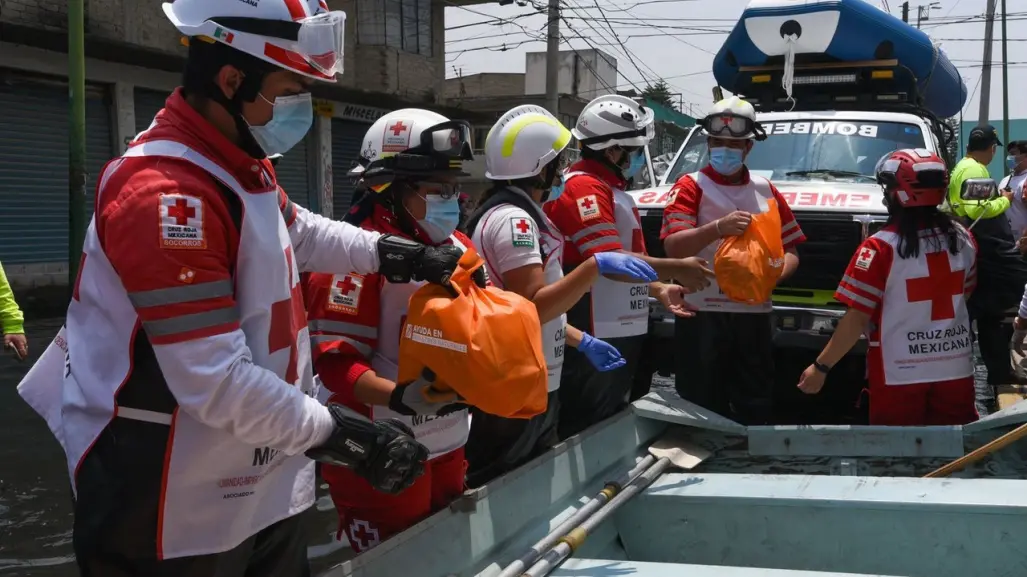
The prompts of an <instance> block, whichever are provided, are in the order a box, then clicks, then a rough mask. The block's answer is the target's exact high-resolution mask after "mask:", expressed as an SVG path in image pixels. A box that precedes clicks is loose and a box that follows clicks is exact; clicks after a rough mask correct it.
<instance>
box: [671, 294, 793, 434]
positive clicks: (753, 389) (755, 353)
mask: <svg viewBox="0 0 1027 577" xmlns="http://www.w3.org/2000/svg"><path fill="white" fill-rule="evenodd" d="M674 338H675V341H676V344H677V348H676V350H675V358H676V360H677V363H676V365H677V366H676V369H675V371H674V386H675V388H676V389H677V392H678V394H679V395H681V398H683V399H686V400H688V401H691V402H693V403H695V404H697V405H700V406H702V407H705V408H707V409H709V410H711V411H714V412H716V413H718V414H720V415H723V416H725V417H728V418H731V419H734V420H735V421H737V422H739V423H741V424H743V425H761V424H767V423H770V422H771V419H772V417H773V391H774V349H773V327H772V325H771V319H770V315H769V314H760V313H712V312H700V313H697V314H696V315H695V317H692V318H678V319H676V321H675V325H674Z"/></svg>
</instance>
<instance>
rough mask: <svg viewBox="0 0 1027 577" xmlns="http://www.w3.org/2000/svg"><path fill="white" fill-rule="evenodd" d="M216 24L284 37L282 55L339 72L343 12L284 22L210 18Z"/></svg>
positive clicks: (323, 70)
mask: <svg viewBox="0 0 1027 577" xmlns="http://www.w3.org/2000/svg"><path fill="white" fill-rule="evenodd" d="M212 20H213V21H215V23H216V24H218V25H219V26H224V27H225V28H229V29H232V30H236V31H238V32H244V33H248V34H253V35H256V36H265V37H271V38H276V39H279V40H284V41H286V42H287V43H289V44H290V47H289V48H290V49H286V50H283V51H282V52H284V54H282V55H281V56H283V57H284V58H285V59H287V60H289V61H290V62H292V63H293V64H295V65H298V66H299V67H303V66H308V67H310V68H312V69H313V70H316V71H317V72H320V73H321V74H324V75H326V76H335V75H336V74H340V73H341V72H342V63H343V58H342V56H343V47H344V40H343V39H344V33H345V30H346V14H345V13H344V12H341V11H332V12H323V13H321V14H317V15H315V16H310V17H308V18H302V19H300V20H294V21H291V22H287V21H284V20H264V19H260V18H247V17H221V18H214V19H212Z"/></svg>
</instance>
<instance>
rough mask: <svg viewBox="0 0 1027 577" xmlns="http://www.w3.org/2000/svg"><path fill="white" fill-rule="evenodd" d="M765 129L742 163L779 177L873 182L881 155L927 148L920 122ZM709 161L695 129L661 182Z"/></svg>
mask: <svg viewBox="0 0 1027 577" xmlns="http://www.w3.org/2000/svg"><path fill="white" fill-rule="evenodd" d="M763 128H764V129H765V130H766V131H767V139H766V140H764V141H762V142H757V143H756V145H755V146H754V147H753V149H752V152H750V153H749V156H748V158H747V159H746V161H745V163H746V165H747V166H748V167H749V170H750V171H751V172H752V173H753V174H757V175H759V176H763V177H766V178H769V179H771V180H777V181H787V180H791V181H807V180H827V181H843V182H866V183H873V182H875V181H876V179H875V177H874V167H875V166H876V165H877V161H878V160H879V159H880V158H881V157H882V156H884V155H885V154H887V153H889V152H891V151H893V150H897V149H900V148H924V147H927V144H926V143H925V140H924V134H923V130H921V129H920V127H919V126H916V125H914V124H905V123H899V122H872V121H871V122H862V121H859V122H850V121H820V120H814V121H807V120H802V121H778V122H768V123H764V124H763ZM708 162H709V152H708V150H707V148H706V136H704V135H703V134H702V132H700V131H698V130H696V131H694V132H693V133H692V135H691V137H690V138H689V140H688V143H687V144H686V145H685V148H684V149H683V150H682V151H681V154H679V155H678V158H677V162H675V163H674V167H673V168H672V169H671V170H670V171H669V173H668V176H667V179H666V181H665V182H668V183H672V182H674V181H675V180H677V179H678V178H679V177H680V176H681V175H683V174H688V173H690V172H695V171H697V170H699V169H701V168H703V167H704V166H706V164H707V163H708Z"/></svg>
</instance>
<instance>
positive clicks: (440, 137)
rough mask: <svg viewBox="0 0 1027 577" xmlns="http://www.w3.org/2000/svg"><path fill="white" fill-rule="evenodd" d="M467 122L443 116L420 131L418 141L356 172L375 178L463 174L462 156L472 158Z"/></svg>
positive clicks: (373, 161) (469, 126) (370, 179)
mask: <svg viewBox="0 0 1027 577" xmlns="http://www.w3.org/2000/svg"><path fill="white" fill-rule="evenodd" d="M471 150H472V146H471V124H470V123H469V122H467V121H466V120H447V121H446V122H441V123H439V124H436V125H434V126H432V127H430V128H428V129H426V130H424V131H422V132H421V140H420V142H419V143H418V144H417V145H416V146H413V147H411V148H408V149H407V150H404V151H403V152H400V153H397V154H393V155H390V156H386V157H383V158H377V159H374V160H370V161H369V160H368V159H366V158H365V159H362V162H361V164H363V163H364V162H367V165H366V167H365V170H363V171H360V176H361V178H363V179H364V180H365V181H368V182H370V181H377V180H380V179H382V178H383V177H385V178H386V179H391V176H390V175H427V174H433V173H448V174H456V175H458V176H459V175H465V173H463V172H462V170H461V169H462V167H463V161H464V160H474V154H473V153H472V152H471Z"/></svg>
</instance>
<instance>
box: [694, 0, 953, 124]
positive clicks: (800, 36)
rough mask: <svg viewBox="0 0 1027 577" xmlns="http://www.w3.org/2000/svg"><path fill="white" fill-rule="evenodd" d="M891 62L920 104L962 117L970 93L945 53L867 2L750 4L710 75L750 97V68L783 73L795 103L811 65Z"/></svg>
mask: <svg viewBox="0 0 1027 577" xmlns="http://www.w3.org/2000/svg"><path fill="white" fill-rule="evenodd" d="M887 61H892V62H894V63H896V66H897V67H898V68H900V69H903V70H905V71H908V73H909V74H908V75H907V78H910V84H913V83H915V91H916V96H917V98H916V100H917V102H916V104H918V105H920V106H922V107H923V108H926V109H927V110H929V111H930V112H932V113H934V114H935V115H937V116H938V117H941V118H944V117H949V116H955V115H957V114H959V111H960V109H962V107H963V104H964V103H965V102H966V97H967V91H966V85H965V84H964V83H963V79H962V78H961V77H960V76H959V71H958V70H956V67H955V66H953V65H952V62H951V61H950V60H949V58H948V56H946V55H945V52H944V51H943V50H942V49H941V48H939V47H937V46H935V45H934V43H933V42H932V41H931V39H930V37H929V36H927V34H925V33H924V32H922V31H921V30H918V29H916V28H914V27H912V26H910V25H909V24H906V23H905V22H903V21H902V20H899V19H898V18H896V17H894V16H892V15H891V14H888V13H887V12H884V11H882V10H880V9H879V8H877V7H876V6H874V5H872V4H869V3H867V2H865V1H864V0H752V1H751V2H750V3H749V5H748V6H747V7H746V9H745V11H744V12H743V13H742V16H741V18H739V20H738V23H737V24H736V25H735V28H734V30H732V31H731V33H730V34H729V35H728V37H727V40H726V41H725V42H724V45H723V46H722V47H721V49H720V51H719V52H718V53H717V55H716V57H715V58H714V60H713V75H714V77H715V78H716V79H717V82H718V83H719V84H720V85H721V86H722V87H724V88H725V89H727V90H730V91H731V92H735V93H741V94H746V90H748V89H749V87H750V86H751V81H752V78H751V76H752V75H751V74H749V73H747V72H750V71H751V69H752V68H754V67H765V66H772V65H776V66H778V67H782V66H783V67H784V74H783V77H784V84H785V88H784V90H785V92H787V93H788V94H789V95H791V88H792V85H793V83H794V84H795V85H798V84H800V83H802V82H803V78H802V76H803V72H804V70H806V69H809V68H810V67H812V66H813V65H826V66H828V67H834V68H835V69H836V70H837V69H838V67H839V65H842V64H848V65H851V66H858V65H866V66H871V65H875V64H880V63H882V62H887ZM747 69H749V70H747ZM842 76H843V75H838V79H839V80H837V82H842V80H841V78H842ZM875 78H877V77H876V76H875ZM909 88H910V89H912V88H913V87H912V86H909Z"/></svg>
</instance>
